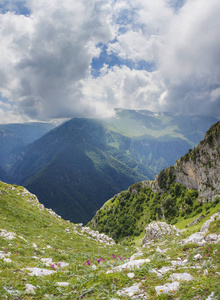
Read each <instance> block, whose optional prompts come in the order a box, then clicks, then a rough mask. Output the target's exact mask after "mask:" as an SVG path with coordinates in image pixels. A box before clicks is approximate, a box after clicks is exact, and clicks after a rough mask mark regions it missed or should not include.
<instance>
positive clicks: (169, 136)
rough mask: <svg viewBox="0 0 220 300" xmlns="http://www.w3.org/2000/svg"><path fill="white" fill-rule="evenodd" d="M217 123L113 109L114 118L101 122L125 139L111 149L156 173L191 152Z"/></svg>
mask: <svg viewBox="0 0 220 300" xmlns="http://www.w3.org/2000/svg"><path fill="white" fill-rule="evenodd" d="M217 121H218V120H217V119H215V118H211V117H196V116H181V115H175V114H172V113H153V112H151V111H148V110H125V109H116V115H115V117H113V118H108V119H103V120H102V122H103V124H104V126H105V127H106V128H108V129H110V130H112V131H114V132H117V133H120V134H121V135H123V136H124V137H127V138H128V139H126V141H125V140H124V141H123V142H122V143H120V142H118V143H117V144H114V145H113V144H112V145H113V146H116V147H118V148H119V149H120V150H122V151H125V152H126V153H127V154H129V155H130V156H131V157H133V158H134V159H136V160H138V161H140V162H142V163H143V164H144V165H148V166H149V167H151V168H152V169H153V170H154V171H155V172H156V173H158V172H160V171H161V170H162V169H164V168H166V167H168V166H170V165H171V164H174V163H175V161H176V160H177V159H178V158H179V157H180V156H181V155H184V154H185V153H186V152H187V151H188V150H189V149H190V148H194V147H195V146H196V145H197V144H198V143H199V141H201V140H202V139H203V137H204V135H205V132H206V131H207V130H208V129H209V128H210V126H212V125H213V124H214V123H216V122H217Z"/></svg>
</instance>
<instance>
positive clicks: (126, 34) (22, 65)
mask: <svg viewBox="0 0 220 300" xmlns="http://www.w3.org/2000/svg"><path fill="white" fill-rule="evenodd" d="M3 2H4V3H6V2H5V1H3ZM23 3H25V2H24V1H23ZM0 4H2V0H0ZM9 4H10V5H9ZM12 4H13V1H10V2H8V5H7V9H10V7H11V9H12V8H13V6H12ZM14 4H15V3H14ZM26 6H27V9H28V10H29V11H30V15H28V16H24V15H19V14H18V13H17V14H15V13H14V12H10V11H9V12H7V13H4V14H3V13H2V14H0V39H1V56H0V93H1V94H2V96H3V97H6V98H8V99H9V100H10V101H11V103H14V104H13V107H14V109H15V107H16V113H14V114H15V118H16V115H17V113H20V115H21V116H22V115H23V116H28V117H29V118H31V119H41V120H47V119H51V118H65V117H72V116H95V115H102V116H103V115H108V114H110V113H111V112H112V111H113V109H114V107H121V108H134V109H151V110H157V111H160V110H163V111H165V110H167V111H174V112H177V113H186V114H188V113H194V114H210V115H213V116H217V117H219V116H220V102H219V101H220V96H219V88H220V51H219V49H220V35H219V28H220V18H219V11H220V2H219V0H212V1H205V0H188V1H186V0H181V1H178V0H155V1H146V0H130V1H125V0H115V1H113V0H92V1H87V0H81V1H77V0H62V1H61V0H54V1H49V0H38V1H35V0H27V1H26ZM13 9H14V8H13ZM100 44H105V45H106V47H107V53H108V54H112V53H113V54H115V55H117V56H118V57H119V58H120V59H129V60H131V61H132V62H133V65H136V66H137V65H138V62H140V61H146V62H148V63H149V62H150V63H153V64H154V65H155V71H153V72H147V71H145V70H135V69H133V70H131V69H129V68H128V67H127V66H126V65H123V61H121V64H120V67H119V66H117V65H116V66H114V67H110V66H108V65H107V64H108V57H107V58H106V62H105V63H106V65H104V66H103V68H102V70H101V72H100V76H98V77H93V76H91V75H90V73H91V70H92V67H91V62H92V60H93V58H94V57H96V58H98V57H99V55H100V51H101V48H100V47H99V46H98V45H100ZM10 116H12V115H10ZM17 116H18V115H17ZM1 118H2V115H0V122H1Z"/></svg>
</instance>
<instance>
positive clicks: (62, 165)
mask: <svg viewBox="0 0 220 300" xmlns="http://www.w3.org/2000/svg"><path fill="white" fill-rule="evenodd" d="M215 121H216V120H215V119H213V118H207V117H186V116H177V115H174V114H170V113H153V112H150V111H135V110H121V109H117V110H116V111H115V116H114V117H112V118H103V119H86V118H73V119H72V120H70V121H67V122H65V123H63V124H61V125H59V126H57V127H55V128H53V129H52V130H50V131H48V132H47V133H45V134H44V135H43V134H42V135H43V136H41V137H39V138H38V139H36V140H35V141H33V139H34V135H32V140H31V141H30V142H31V143H29V144H28V145H26V146H25V147H24V145H23V144H22V145H21V147H20V149H21V151H20V152H19V151H17V152H16V156H13V155H11V152H10V151H8V153H9V154H10V155H9V157H5V161H7V168H6V167H5V164H4V163H2V164H1V163H0V166H1V167H3V169H4V170H5V171H8V174H3V175H4V177H2V179H4V178H6V177H5V176H6V175H7V176H8V177H9V176H10V178H11V181H10V182H13V183H16V184H21V185H24V186H25V187H27V188H28V189H29V190H30V191H31V192H33V193H35V194H36V195H37V196H38V197H39V200H40V201H41V202H42V203H44V204H45V205H46V207H50V208H52V209H53V210H54V211H56V212H57V213H59V214H60V215H61V216H62V217H64V218H65V219H69V220H71V221H74V222H83V223H87V222H88V221H89V220H90V219H91V218H92V217H93V216H94V214H95V213H96V211H97V210H98V209H99V208H100V207H101V206H102V205H103V204H104V203H105V202H106V201H107V200H108V199H109V198H111V197H112V196H113V195H115V194H117V193H119V192H120V191H121V190H124V189H127V188H128V187H129V186H130V185H131V184H134V183H136V182H139V181H142V180H149V179H151V180H152V179H154V177H155V175H156V174H157V173H158V172H160V171H161V170H162V169H163V168H165V167H168V166H169V165H170V164H173V163H175V161H176V159H178V158H179V157H180V156H181V155H183V154H184V153H186V152H187V151H188V149H189V148H194V147H195V146H196V144H197V143H198V142H199V141H200V140H201V139H202V138H203V137H204V134H205V132H206V130H207V129H208V128H209V127H210V126H211V125H212V124H213V123H214V122H215ZM9 145H10V143H9ZM13 149H14V148H13ZM13 151H14V150H13ZM12 158H13V163H12ZM2 161H3V160H2ZM9 161H10V163H8V162H9ZM4 170H3V171H4ZM0 176H1V173H0ZM8 182H9V181H8Z"/></svg>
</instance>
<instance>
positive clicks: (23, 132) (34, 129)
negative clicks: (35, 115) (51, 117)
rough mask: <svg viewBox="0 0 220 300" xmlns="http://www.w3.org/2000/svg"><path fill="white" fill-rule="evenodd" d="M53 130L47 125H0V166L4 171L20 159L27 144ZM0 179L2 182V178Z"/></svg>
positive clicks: (50, 125)
mask: <svg viewBox="0 0 220 300" xmlns="http://www.w3.org/2000/svg"><path fill="white" fill-rule="evenodd" d="M52 128H54V125H52V124H49V123H37V122H36V123H24V124H0V166H1V167H2V168H4V169H5V170H9V169H10V167H11V166H12V165H13V164H14V163H15V162H17V161H18V160H19V159H20V156H21V151H23V150H24V147H25V146H26V145H28V144H29V143H32V142H33V141H35V140H36V139H38V138H40V137H41V136H42V135H44V134H45V133H46V132H47V131H49V130H51V129H52ZM0 179H2V180H4V179H3V178H2V177H0Z"/></svg>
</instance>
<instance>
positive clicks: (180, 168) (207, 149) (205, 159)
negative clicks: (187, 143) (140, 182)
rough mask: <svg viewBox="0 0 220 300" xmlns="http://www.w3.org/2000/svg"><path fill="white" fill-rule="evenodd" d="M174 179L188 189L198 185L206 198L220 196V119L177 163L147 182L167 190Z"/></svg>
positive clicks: (205, 200) (200, 195) (203, 199)
mask: <svg viewBox="0 0 220 300" xmlns="http://www.w3.org/2000/svg"><path fill="white" fill-rule="evenodd" d="M171 181H175V182H178V183H181V184H183V185H184V186H185V187H186V188H187V189H197V190H198V192H199V198H200V199H201V200H202V201H203V202H207V201H211V200H214V199H215V197H219V196H220V122H217V123H216V124H214V125H213V126H212V127H211V128H210V129H209V130H208V131H207V133H206V134H205V137H204V139H203V140H202V141H201V142H200V143H199V144H198V146H197V147H196V148H195V149H194V150H189V152H188V153H187V154H186V155H185V156H183V157H181V158H180V159H179V160H178V161H177V162H176V164H175V165H174V166H173V167H169V168H168V169H166V170H163V171H162V172H161V173H160V174H158V175H157V176H156V178H155V180H154V181H153V182H144V185H145V186H149V187H151V188H152V189H153V190H154V191H155V192H163V191H164V189H165V188H166V187H167V186H168V184H169V183H170V182H171Z"/></svg>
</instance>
